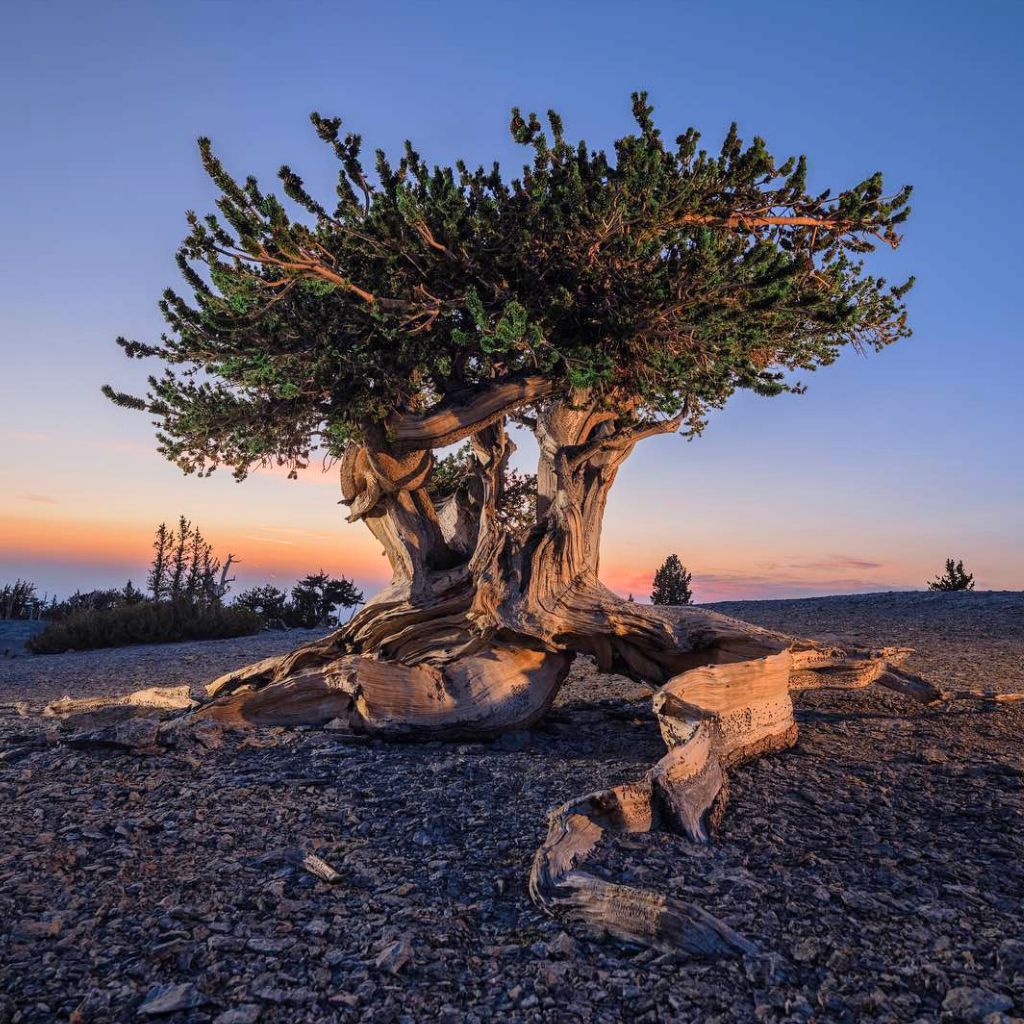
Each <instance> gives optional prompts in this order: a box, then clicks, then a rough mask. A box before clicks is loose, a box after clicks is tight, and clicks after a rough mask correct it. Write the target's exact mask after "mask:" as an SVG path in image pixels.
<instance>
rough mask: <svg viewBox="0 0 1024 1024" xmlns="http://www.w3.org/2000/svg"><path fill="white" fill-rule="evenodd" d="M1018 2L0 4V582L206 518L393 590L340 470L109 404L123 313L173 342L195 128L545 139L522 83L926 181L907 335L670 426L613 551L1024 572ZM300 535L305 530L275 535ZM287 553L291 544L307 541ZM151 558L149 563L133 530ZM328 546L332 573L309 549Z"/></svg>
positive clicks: (628, 570) (252, 159) (772, 567)
mask: <svg viewBox="0 0 1024 1024" xmlns="http://www.w3.org/2000/svg"><path fill="white" fill-rule="evenodd" d="M1022 12H1024V8H1022V7H1021V5H1017V4H1009V3H1003V4H1000V3H979V4H973V5H971V6H969V7H968V6H966V5H962V4H957V5H953V4H943V3H909V2H906V3H895V4H893V3H888V4H882V3H874V2H866V3H858V4H852V3H846V4H827V5H826V4H809V3H806V4H805V3H776V4H772V5H765V4H753V3H738V2H734V3H685V2H684V3H671V4H668V3H666V4H660V3H635V4H631V5H625V4H611V3H604V2H591V3H561V4H550V3H547V4H540V3H532V2H529V3H520V4H517V5H515V6H514V7H512V6H509V5H497V4H487V3H475V4H469V3H408V2H397V3H392V4H390V5H388V6H386V7H385V6H378V7H373V6H371V5H364V4H359V5H356V4H348V3H335V4H304V5H282V4H280V3H278V4H269V3H262V2H247V3H235V2H220V3H205V4H198V3H175V4H157V3H133V4H128V3H125V4H120V3H93V4H89V5H85V4H71V3H49V4H46V3H40V4H35V5H18V7H17V8H15V7H14V5H8V6H7V7H6V8H5V13H3V14H2V15H0V85H2V94H3V96H4V102H3V105H2V107H0V131H2V136H3V138H4V140H5V143H6V145H5V147H4V148H5V157H4V160H3V162H2V165H0V184H2V195H3V199H4V218H3V219H4V228H3V236H4V244H3V245H2V246H0V345H2V347H3V363H2V366H3V374H2V377H0V389H2V396H0V398H2V400H0V472H2V474H3V476H2V478H3V480H4V486H3V489H2V496H0V525H2V527H3V537H0V577H7V576H9V575H14V574H16V573H19V572H20V573H22V574H24V573H30V574H31V575H33V577H34V578H36V579H38V580H39V581H40V584H41V586H43V587H46V588H50V589H58V590H66V589H69V588H71V589H73V588H74V587H75V586H83V587H85V586H91V585H96V584H98V583H101V582H107V581H108V579H109V581H110V582H114V581H115V580H118V579H122V578H123V577H124V575H126V574H127V573H128V572H131V573H132V574H133V575H135V576H136V577H137V576H138V572H139V570H140V568H141V567H142V566H144V564H145V562H146V560H147V552H146V550H145V545H146V539H145V538H146V536H147V535H148V533H149V531H150V529H151V527H152V526H153V525H155V523H156V522H157V521H158V520H159V519H161V518H169V517H175V516H176V515H177V514H178V513H179V512H185V513H186V514H189V515H191V516H192V517H193V518H194V519H196V520H197V521H198V522H199V523H200V524H201V525H204V526H206V528H207V530H208V532H209V533H210V534H211V536H213V537H214V538H215V539H217V540H218V543H219V546H220V547H221V548H222V549H230V550H233V551H234V550H235V549H236V548H238V549H239V550H240V551H241V552H242V554H243V566H244V568H243V573H245V574H248V575H247V576H243V579H245V580H248V579H252V580H255V579H257V578H264V577H267V576H274V577H275V578H279V579H281V580H284V579H285V578H286V577H287V576H288V575H289V573H290V574H291V575H295V574H297V573H298V571H299V570H300V569H301V568H302V567H303V566H307V565H308V567H309V568H316V567H317V566H318V565H319V564H321V563H322V564H324V565H327V566H329V567H331V568H334V569H336V570H338V571H344V570H345V569H346V568H348V569H349V570H350V572H351V573H354V574H356V575H357V576H359V577H360V578H362V579H363V580H364V582H365V583H366V585H367V586H368V587H373V586H375V585H376V584H377V583H378V582H379V580H380V577H381V574H382V568H381V566H380V563H379V560H377V553H376V551H375V550H374V549H373V545H372V544H371V543H370V542H369V541H368V540H367V535H365V531H363V530H362V529H361V528H358V527H348V526H344V525H343V524H342V523H341V522H340V515H339V513H338V509H337V506H336V504H335V502H336V500H337V498H336V496H335V490H336V488H335V482H334V480H333V478H331V479H326V478H325V479H324V480H322V481H304V482H301V483H299V484H289V483H288V482H287V481H285V480H284V479H283V477H275V476H270V475H267V476H261V477H258V478H255V479H254V480H252V481H251V482H249V483H247V484H244V485H242V486H238V485H235V484H234V483H233V482H231V481H230V480H229V479H227V478H226V476H225V478H224V479H222V480H216V479H215V480H211V481H199V480H195V479H191V478H184V477H182V476H181V475H180V473H179V472H178V471H177V470H176V469H175V468H174V467H173V466H170V465H169V464H166V463H163V462H162V461H161V460H159V458H158V457H157V456H155V455H153V454H151V448H152V443H151V430H150V428H149V426H148V425H147V422H146V420H145V418H144V417H139V416H132V415H130V414H128V413H126V412H124V411H122V410H118V409H116V408H114V407H111V406H109V405H107V404H106V403H105V402H104V401H103V399H102V398H101V397H100V395H99V390H98V389H99V385H100V384H101V383H103V382H106V381H110V382H111V383H114V384H115V385H118V386H122V387H125V388H128V389H131V388H132V387H133V386H135V385H137V383H138V381H139V379H140V376H141V371H142V368H141V367H140V365H139V364H132V363H128V362H127V361H126V360H124V359H123V357H121V355H120V353H119V351H118V350H117V349H116V348H115V346H114V345H113V338H114V337H115V336H116V335H118V334H127V335H129V336H136V337H140V338H152V337H154V336H155V335H157V334H158V333H159V331H160V328H161V326H162V322H161V321H160V319H159V316H158V314H157V312H156V308H155V303H156V300H157V298H158V297H159V293H160V291H161V290H162V288H163V287H164V286H166V285H167V284H171V283H176V280H175V268H174V264H173V259H172V256H173V252H174V249H175V247H176V245H177V242H178V241H179V239H180V237H181V236H182V234H183V231H184V221H183V213H184V211H185V210H186V209H188V208H196V209H199V210H201V211H203V210H206V209H208V208H209V207H210V206H211V204H212V200H213V193H212V191H211V188H210V185H209V183H208V182H207V180H206V179H205V177H204V175H203V173H202V171H201V169H200V166H199V162H198V159H197V157H196V153H195V146H194V140H195V138H196V137H197V136H198V135H200V134H207V135H210V136H212V138H213V139H214V142H215V145H216V148H217V150H218V152H219V154H220V155H221V157H222V158H223V159H224V161H225V162H226V164H227V165H228V166H229V167H230V168H232V169H233V170H235V171H237V172H239V173H241V174H244V173H248V172H254V173H256V174H258V175H259V176H260V177H261V178H263V179H264V180H265V181H267V182H269V181H270V180H271V179H272V177H273V174H274V172H275V171H276V169H277V167H278V166H279V165H280V164H281V163H285V162H287V163H289V164H291V165H292V166H293V167H295V168H296V169H297V170H298V171H299V172H300V173H301V174H303V176H304V177H305V179H306V181H307V184H309V185H310V186H311V187H315V186H316V183H317V182H322V190H323V191H324V192H329V190H330V189H331V187H332V179H333V174H334V169H333V167H332V166H331V158H330V156H329V154H328V153H327V152H326V151H325V147H323V145H322V144H321V143H320V142H319V141H318V140H317V139H316V138H315V136H314V134H313V132H312V130H311V128H310V126H309V123H308V120H307V118H308V114H309V112H310V111H311V110H314V109H316V110H320V111H321V112H323V113H326V114H338V115H340V116H342V117H343V118H345V120H346V124H347V126H348V127H350V128H351V129H352V130H355V131H359V132H361V133H362V134H363V136H364V139H365V141H366V145H367V147H369V148H374V147H377V146H381V147H384V148H385V149H388V150H390V151H392V152H394V151H397V150H398V148H399V147H400V145H401V143H402V140H403V139H404V138H406V137H407V136H408V137H410V138H412V139H413V141H414V142H415V144H416V146H417V148H418V149H419V150H420V151H421V152H422V153H423V154H424V155H425V156H426V157H428V158H429V159H433V160H436V161H439V162H447V161H450V160H452V159H454V158H456V157H459V156H462V157H465V158H466V159H467V160H468V161H469V162H470V163H473V162H477V161H483V162H490V161H491V160H492V159H494V158H499V159H501V160H502V162H503V163H504V164H505V165H506V166H507V167H508V168H509V169H513V168H516V167H517V166H518V164H519V162H520V161H521V160H522V153H521V152H520V151H518V150H517V147H515V146H514V145H513V144H512V143H511V141H510V139H509V138H508V133H507V130H506V125H507V120H508V111H509V108H510V107H511V106H512V105H513V104H518V105H520V106H522V107H523V108H526V109H535V110H538V111H544V110H546V109H547V108H548V107H552V106H553V107H556V108H557V109H558V110H559V111H560V112H561V113H562V115H563V117H564V119H565V122H566V127H567V132H568V133H569V134H570V135H573V136H583V137H585V138H587V139H588V141H589V142H590V143H591V144H592V145H603V146H607V145H610V144H611V143H612V141H613V140H614V138H615V137H616V136H618V135H620V134H623V133H624V132H625V131H628V130H629V128H630V119H629V93H630V91H631V90H633V89H637V88H644V89H647V90H648V91H649V92H650V95H651V98H652V100H653V102H654V103H655V105H656V108H657V110H656V117H657V120H658V122H659V124H660V125H661V126H662V128H663V129H664V130H665V132H666V134H670V135H674V134H676V133H678V132H679V131H682V130H683V129H684V128H685V127H687V126H688V125H690V124H694V125H696V126H697V127H698V128H700V129H701V130H702V131H703V132H704V138H705V141H706V142H707V143H708V144H709V145H711V146H714V145H716V144H717V143H718V142H719V141H720V138H721V136H722V134H723V133H724V131H725V130H726V129H727V127H728V124H729V122H730V121H732V120H736V121H738V122H739V124H740V129H741V133H743V134H744V136H745V137H749V136H750V135H753V134H755V133H756V134H759V135H762V136H764V137H765V138H766V139H767V141H768V143H769V146H770V147H771V148H772V149H773V151H775V152H776V153H778V154H780V155H785V154H788V153H790V152H806V153H807V154H808V156H809V158H810V170H811V182H812V185H814V184H820V185H821V186H822V187H826V186H832V187H842V186H844V185H847V184H851V183H853V182H855V181H857V180H860V179H861V178H862V177H864V176H866V175H867V174H869V173H871V172H873V171H874V170H876V169H881V170H883V171H884V172H885V173H886V176H887V179H888V181H889V182H890V183H891V184H892V185H894V186H898V185H900V184H902V183H904V182H910V183H912V184H913V185H914V186H915V195H914V200H913V206H914V213H913V215H912V217H911V220H910V222H909V224H908V225H907V232H906V241H905V243H904V245H903V246H902V247H901V249H900V250H899V251H898V252H896V253H888V252H887V253H885V254H880V256H879V258H878V267H879V269H880V270H881V272H883V273H885V274H886V275H887V276H889V277H890V278H892V279H902V278H903V277H905V276H906V275H907V274H909V273H914V274H916V275H917V278H918V285H917V287H916V288H915V289H914V291H913V292H912V293H911V295H910V296H909V303H910V313H911V320H912V325H913V327H914V330H915V334H914V337H913V338H911V339H909V340H907V341H904V342H900V343H898V344H897V345H896V346H894V347H892V348H891V349H889V350H888V351H886V352H884V353H882V354H879V355H872V356H869V357H861V356H858V355H856V354H854V353H849V354H848V355H846V357H845V358H844V359H843V360H842V361H841V362H840V363H839V364H838V365H836V366H833V367H830V368H827V369H825V370H822V371H820V372H819V373H817V374H814V375H811V377H810V378H809V379H808V383H809V384H810V390H809V393H808V394H807V395H805V396H803V397H800V398H794V397H781V398H777V399H774V400H765V399H758V398H756V397H753V396H740V397H738V398H737V399H735V400H734V401H733V402H732V403H731V404H730V405H729V406H728V407H727V409H726V410H725V411H724V412H722V413H721V414H718V415H716V416H715V417H714V418H713V419H712V422H711V425H710V427H709V429H708V431H707V432H706V434H705V436H704V437H702V438H701V439H699V440H698V441H696V442H694V443H686V442H683V441H682V440H680V439H678V438H659V439H655V440H652V441H649V442H646V443H645V445H644V446H642V447H641V449H640V450H638V452H637V453H636V454H635V455H634V456H633V458H632V459H631V460H630V462H629V463H627V465H626V467H625V468H624V470H623V472H622V473H621V475H620V478H619V480H620V482H619V484H618V485H617V489H616V492H615V493H614V494H613V498H612V502H611V505H610V508H609V514H608V522H607V527H606V537H605V553H604V565H605V569H606V572H607V575H608V578H609V580H610V582H612V584H613V585H614V586H616V587H618V588H619V589H629V590H634V591H635V592H636V593H638V594H642V593H645V592H646V589H647V586H648V584H649V579H650V575H651V574H652V573H653V570H654V568H655V567H656V565H657V563H658V562H660V561H661V559H662V558H663V557H664V555H665V554H667V553H669V552H670V551H677V552H678V553H679V554H680V556H681V557H682V558H683V560H684V562H686V563H687V564H689V565H690V566H691V568H692V569H693V570H694V574H695V578H696V581H697V583H698V591H697V592H698V597H701V596H703V597H706V598H707V599H711V598H713V597H718V596H732V595H736V596H758V595H760V594H803V593H812V592H830V591H838V590H856V589H861V590H863V589H878V588H881V587H886V586H919V585H921V584H922V583H923V581H924V579H925V578H926V577H927V576H929V575H932V574H933V572H934V571H936V570H938V569H939V568H941V563H942V561H943V559H944V558H945V557H946V556H947V555H950V554H955V555H956V556H957V557H963V558H965V559H966V560H967V563H968V567H969V568H973V569H974V570H975V572H976V573H977V575H978V577H979V584H980V585H983V586H992V587H1014V588H1020V587H1021V586H1024V545H1022V543H1021V527H1022V524H1024V473H1022V469H1024V459H1022V456H1021V436H1022V427H1024V414H1022V411H1021V410H1022V407H1024V403H1022V402H1021V399H1020V397H1019V391H1020V387H1021V380H1022V377H1024V355H1022V352H1024V348H1022V345H1021V341H1022V334H1024V328H1022V325H1021V315H1020V303H1021V299H1020V296H1021V287H1020V284H1019V277H1020V274H1021V269H1022V268H1021V263H1022V261H1021V258H1020V255H1019V249H1020V246H1021V239H1022V238H1024V212H1022V209H1021V205H1020V204H1019V203H1017V202H1016V200H1015V198H1014V195H1013V191H1012V190H1013V188H1014V187H1015V184H1016V180H1017V178H1018V177H1019V175H1020V171H1021V166H1022V163H1024V159H1022V158H1024V141H1022V136H1021V132H1020V127H1019V126H1020V124H1021V122H1022V116H1021V115H1022V113H1024V111H1022V107H1024V62H1022V61H1021V60H1020V53H1019V47H1020V40H1021V38H1022V30H1024V13H1022ZM288 530H291V531H297V532H293V533H287V532H285V531H288ZM289 548H291V549H292V550H288V549H289ZM136 551H137V552H138V553H137V554H135V552H136ZM311 561H315V563H316V564H310V563H311Z"/></svg>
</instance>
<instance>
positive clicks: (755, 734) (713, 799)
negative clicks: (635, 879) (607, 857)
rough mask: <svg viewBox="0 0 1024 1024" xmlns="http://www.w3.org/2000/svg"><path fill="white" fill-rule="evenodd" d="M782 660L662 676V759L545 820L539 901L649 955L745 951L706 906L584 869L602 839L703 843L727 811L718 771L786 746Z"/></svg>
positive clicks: (785, 657) (537, 874)
mask: <svg viewBox="0 0 1024 1024" xmlns="http://www.w3.org/2000/svg"><path fill="white" fill-rule="evenodd" d="M792 660H793V659H792V657H791V655H790V654H789V653H788V652H787V651H782V652H779V653H775V654H766V655H764V656H763V657H761V658H756V659H753V660H750V661H739V662H728V663H724V664H716V665H707V666H700V667H697V668H693V669H690V670H689V671H686V672H683V673H681V674H680V675H678V676H675V677H673V678H672V679H670V680H669V681H668V682H667V683H666V684H665V685H664V686H663V687H662V688H661V689H660V690H659V691H658V692H657V693H656V694H655V697H654V710H655V714H656V715H657V718H658V724H659V726H660V727H661V734H662V737H663V738H664V740H665V743H666V744H667V745H668V748H669V750H668V753H667V754H666V755H665V756H664V757H663V758H662V759H661V760H660V761H659V762H658V763H657V764H656V765H655V766H654V768H653V769H652V770H651V771H650V772H648V774H647V775H646V776H645V777H644V778H643V779H642V780H640V781H639V782H636V783H630V784H627V785H624V786H617V787H615V788H614V789H609V790H604V791H602V792H599V793H592V794H590V795H589V796H585V797H582V798H580V799H578V800H572V801H570V802H569V803H567V804H565V805H564V806H562V807H560V808H559V809H558V810H556V811H555V812H554V813H553V814H552V816H551V819H550V823H549V829H548V836H547V839H546V840H545V842H544V844H543V845H542V846H541V847H540V849H539V850H538V851H537V854H536V857H535V858H534V862H533V869H532V871H531V873H530V893H531V895H532V896H533V898H534V900H535V901H536V902H537V904H538V905H539V906H540V907H542V908H543V909H544V910H546V911H547V912H548V913H551V914H553V915H555V916H558V917H560V918H562V919H564V920H567V921H571V922H574V923H576V924H580V925H582V926H584V927H586V928H587V929H588V930H589V931H591V932H592V933H594V934H598V935H601V934H604V935H610V936H613V937H614V938H617V939H621V940H624V941H627V942H634V943H639V944H641V945H646V946H651V947H653V948H655V949H660V950H666V951H668V950H671V951H674V952H680V953H686V954H689V955H692V956H730V955H736V954H751V953H755V952H756V947H755V946H754V945H753V943H751V942H749V941H748V940H747V939H745V938H744V937H743V936H741V935H739V934H738V933H737V932H736V931H734V930H733V929H732V928H730V927H729V926H728V925H726V924H725V923H724V922H722V921H719V920H718V919H717V918H715V917H714V916H712V915H711V914H709V913H708V912H707V911H705V910H704V909H702V908H700V907H698V906H695V905H694V904H691V903H688V902H683V901H680V900H676V899H673V898H671V897H667V896H664V895H660V894H658V893H654V892H649V891H646V890H642V889H636V888H633V887H629V886H624V885H617V884H614V883H611V882H608V881H605V880H604V879H602V878H598V877H597V876H595V875H593V874H591V873H590V872H588V871H586V870H585V868H584V864H585V862H586V860H587V858H588V857H589V856H590V854H591V853H593V851H594V850H595V849H596V848H597V846H598V844H599V843H600V841H601V839H602V838H603V837H604V836H605V834H606V833H609V832H649V831H652V830H654V829H668V830H671V831H674V832H677V833H679V834H681V835H683V836H685V837H686V838H688V839H689V840H691V841H692V842H698V843H705V842H707V841H708V840H709V838H710V836H711V834H712V832H713V831H714V829H715V827H716V826H717V823H718V821H719V820H720V818H721V816H722V813H723V811H724V808H725V801H726V798H727V781H726V775H725V771H724V768H725V766H727V765H730V764H737V763H739V762H740V761H743V760H747V759H749V758H751V757H755V756H758V755H759V754H762V753H765V752H767V751H769V750H779V749H783V748H785V747H788V746H791V745H792V744H793V743H794V742H795V741H796V723H795V722H794V719H793V702H792V700H791V698H790V695H789V675H790V669H791V666H792Z"/></svg>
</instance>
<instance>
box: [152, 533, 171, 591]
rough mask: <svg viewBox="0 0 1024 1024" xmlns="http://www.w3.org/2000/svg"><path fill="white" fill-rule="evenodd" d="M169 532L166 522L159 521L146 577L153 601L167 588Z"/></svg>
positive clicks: (169, 553)
mask: <svg viewBox="0 0 1024 1024" xmlns="http://www.w3.org/2000/svg"><path fill="white" fill-rule="evenodd" d="M170 548H171V532H170V530H168V529H167V524H166V523H161V524H160V525H159V526H158V527H157V529H156V539H155V540H154V541H153V552H154V554H153V566H152V568H151V569H150V570H149V575H148V576H147V577H146V585H147V586H148V587H149V592H150V593H151V594H152V595H153V600H154V601H159V600H160V598H162V597H163V596H164V594H165V593H166V590H167V563H168V560H169V559H170V557H171V552H170Z"/></svg>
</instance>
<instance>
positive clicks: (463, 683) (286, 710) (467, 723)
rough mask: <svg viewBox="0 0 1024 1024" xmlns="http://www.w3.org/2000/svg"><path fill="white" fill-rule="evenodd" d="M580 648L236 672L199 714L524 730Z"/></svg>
mask: <svg viewBox="0 0 1024 1024" xmlns="http://www.w3.org/2000/svg"><path fill="white" fill-rule="evenodd" d="M571 663H572V656H571V655H569V654H564V653H554V654H553V653H548V652H544V651H536V650H531V649H529V648H525V647H501V646H499V647H493V648H490V649H488V650H484V651H481V652H480V653H478V654H475V655H467V656H465V657H461V658H457V659H455V660H453V661H450V662H448V663H447V664H444V665H441V666H433V665H426V664H422V665H404V664H402V663H400V662H393V661H376V660H374V659H372V658H364V657H361V656H358V655H346V656H343V657H341V658H337V659H335V660H333V661H329V662H327V663H326V664H323V665H320V666H315V667H309V668H305V669H300V670H299V671H297V672H295V673H291V674H286V675H285V676H284V677H283V678H281V679H277V680H275V681H273V682H270V683H267V684H266V685H263V686H254V685H252V683H251V682H250V681H249V679H250V678H251V677H246V676H245V675H239V676H236V677H235V678H234V679H233V680H230V681H228V682H225V681H223V680H218V681H217V683H216V684H214V685H213V686H212V689H213V692H214V693H215V694H217V696H215V697H214V699H213V700H211V701H210V702H209V703H207V704H205V705H203V706H202V707H201V708H200V709H199V710H198V711H197V712H196V714H197V716H198V717H201V718H210V719H214V720H216V721H219V722H221V723H223V724H225V725H234V726H244V725H255V726H267V725H297V724H302V725H323V724H325V723H327V722H329V721H332V720H335V719H341V720H342V721H343V722H347V723H348V725H349V727H350V728H351V729H352V731H353V732H359V733H369V734H371V735H375V736H387V737H392V738H404V739H417V740H423V739H442V738H476V739H486V738H489V737H492V736H498V735H500V734H501V733H503V732H508V731H510V730H514V729H525V728H527V727H529V726H530V725H532V724H533V723H534V722H536V721H537V720H538V719H539V718H540V716H541V715H543V714H544V712H545V711H546V710H547V709H548V708H549V707H550V706H551V702H552V701H553V700H554V698H555V695H556V694H557V692H558V689H559V687H560V686H561V684H562V682H563V681H564V680H565V677H566V675H567V674H568V671H569V666H570V664H571Z"/></svg>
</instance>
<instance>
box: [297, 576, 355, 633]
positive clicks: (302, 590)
mask: <svg viewBox="0 0 1024 1024" xmlns="http://www.w3.org/2000/svg"><path fill="white" fill-rule="evenodd" d="M362 603H363V593H362V591H361V590H358V589H357V588H356V586H355V584H354V583H353V582H352V581H351V580H350V579H348V578H347V577H345V576H341V577H333V576H328V575H327V573H325V572H324V571H323V569H321V570H320V571H319V572H316V573H311V574H310V575H309V576H305V577H303V578H302V579H301V580H299V582H298V583H296V584H295V586H294V587H292V599H291V601H290V603H289V605H288V607H287V608H286V612H287V616H288V621H289V623H290V624H292V625H296V626H302V627H303V628H305V629H313V628H314V627H316V626H323V625H328V624H330V623H331V619H332V617H333V616H334V613H335V611H336V609H338V608H355V607H356V606H357V605H360V604H362Z"/></svg>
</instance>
